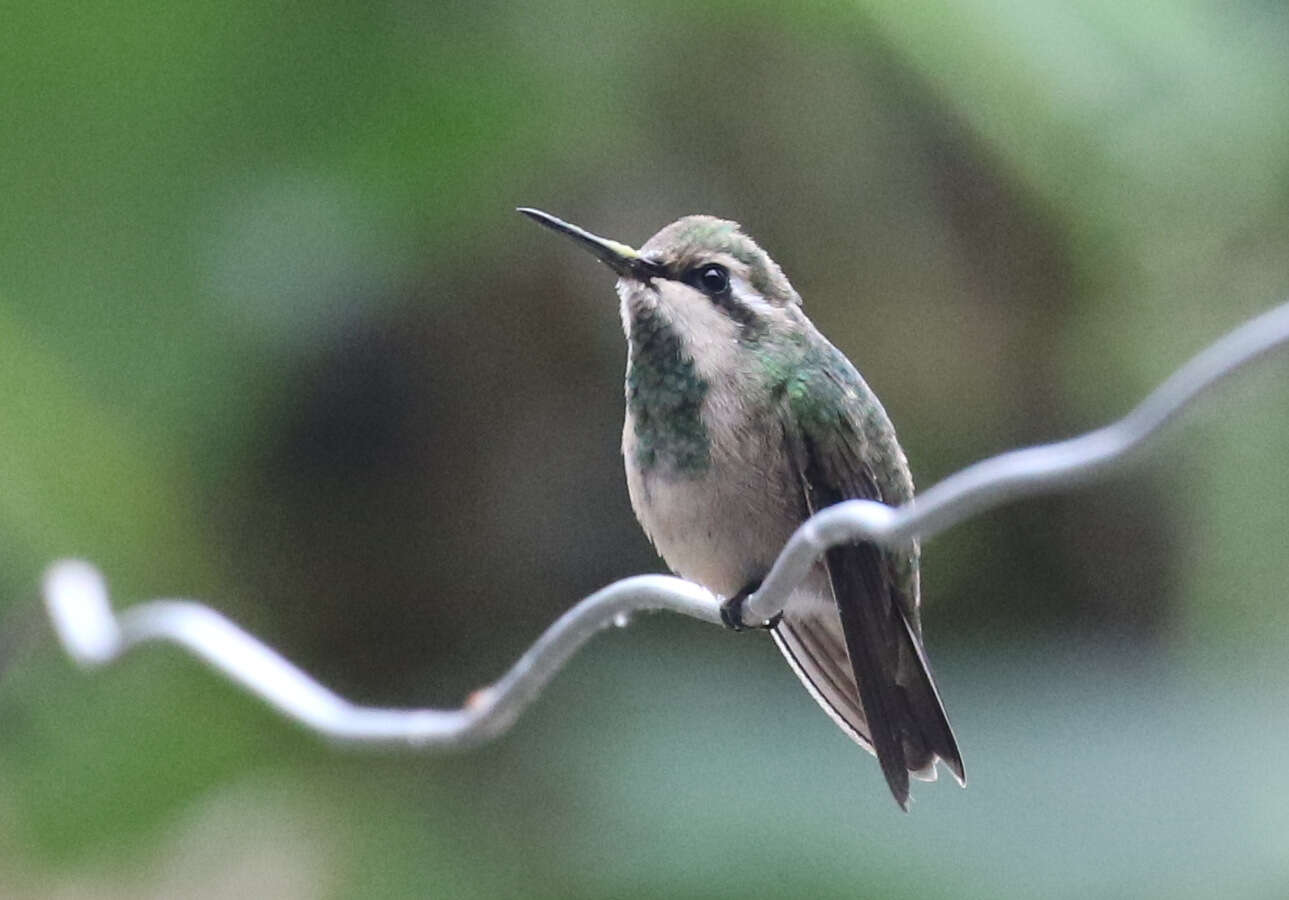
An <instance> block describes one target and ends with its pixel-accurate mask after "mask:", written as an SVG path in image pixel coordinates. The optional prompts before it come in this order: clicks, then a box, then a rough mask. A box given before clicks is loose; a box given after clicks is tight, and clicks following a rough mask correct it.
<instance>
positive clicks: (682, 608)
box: [44, 303, 1289, 748]
mask: <svg viewBox="0 0 1289 900" xmlns="http://www.w3.org/2000/svg"><path fill="white" fill-rule="evenodd" d="M1285 343H1289V303H1286V304H1283V305H1281V306H1278V307H1276V308H1274V309H1272V310H1270V311H1269V312H1266V313H1264V314H1262V315H1261V316H1258V317H1257V318H1255V319H1252V320H1250V321H1249V322H1246V323H1245V324H1244V325H1241V326H1240V327H1239V328H1236V329H1235V330H1234V331H1232V332H1230V333H1229V334H1227V335H1226V336H1225V337H1223V338H1221V339H1220V340H1218V341H1216V342H1215V343H1213V344H1212V345H1210V346H1209V347H1208V348H1207V349H1205V350H1204V351H1202V352H1201V353H1199V354H1198V355H1196V356H1195V357H1194V358H1192V359H1191V360H1190V361H1189V362H1188V363H1186V365H1184V366H1182V367H1181V368H1180V369H1178V370H1177V371H1176V372H1175V373H1174V374H1173V375H1172V376H1171V377H1170V378H1169V379H1168V380H1167V381H1165V382H1164V383H1163V384H1161V385H1160V386H1159V387H1158V388H1156V389H1155V391H1154V392H1152V393H1151V394H1150V395H1149V396H1148V397H1147V398H1146V399H1145V400H1144V401H1142V402H1141V404H1139V405H1138V406H1137V407H1136V408H1135V409H1133V410H1132V412H1130V413H1128V415H1126V416H1124V417H1123V418H1122V419H1120V420H1119V421H1117V422H1114V423H1112V424H1110V425H1107V426H1105V427H1103V428H1099V429H1097V430H1095V431H1091V432H1089V433H1087V434H1084V435H1081V436H1079V437H1075V438H1071V439H1070V440H1066V441H1061V442H1059V443H1054V444H1044V445H1041V446H1037V447H1029V448H1026V449H1023V450H1014V451H1012V452H1010V453H1004V454H1001V455H1000V456H995V457H993V458H991V459H987V460H983V461H982V462H979V463H976V464H975V465H972V466H969V467H967V468H966V469H963V470H962V471H961V472H958V473H957V474H955V475H951V476H950V477H948V478H946V479H945V480H944V481H942V482H940V483H939V484H937V485H935V486H934V487H932V488H930V489H929V490H927V491H924V492H923V493H922V494H921V495H920V496H919V497H917V498H916V499H915V500H913V501H911V502H909V503H907V504H905V505H904V506H901V507H898V508H891V507H888V506H884V505H882V504H880V503H874V502H872V501H865V500H851V501H848V502H846V503H840V504H838V505H836V506H832V507H829V508H828V509H825V510H823V511H821V512H820V513H818V514H817V515H815V516H813V517H812V518H811V519H809V520H808V521H807V522H805V523H804V524H803V525H802V526H801V527H800V528H798V529H797V531H796V533H795V534H794V535H793V536H792V538H791V539H790V540H789V541H788V543H787V545H786V546H785V547H784V549H783V552H782V553H781V554H780V555H779V558H778V560H777V561H776V562H775V564H774V566H773V568H772V569H771V570H770V574H769V575H768V576H767V577H766V579H765V581H764V582H763V583H762V586H761V589H760V590H759V591H758V592H757V593H756V594H755V595H754V596H752V597H751V598H749V600H748V602H747V603H746V604H745V605H744V608H743V615H744V618H745V619H746V620H747V621H748V622H764V621H767V620H769V619H771V618H773V616H774V615H776V614H777V613H778V612H779V610H780V609H781V608H782V604H783V601H784V599H785V598H786V597H787V596H788V595H789V594H790V593H791V592H792V589H793V588H795V587H796V586H797V584H799V583H800V582H801V581H802V580H803V579H804V578H805V577H806V575H807V574H808V573H809V571H810V567H811V566H812V565H813V564H814V562H815V560H816V559H817V558H818V557H819V556H820V554H822V553H823V552H824V551H825V550H827V548H828V547H831V546H834V545H836V544H841V543H845V542H848V541H854V540H860V539H863V540H871V541H875V542H877V543H880V544H885V545H887V546H898V545H900V544H903V543H907V542H908V541H912V540H914V539H917V538H926V537H930V536H931V535H934V534H937V533H939V532H941V531H944V530H945V529H947V528H950V527H952V526H953V525H955V524H957V523H958V522H961V521H963V520H964V519H967V518H970V517H971V516H973V515H975V514H977V513H979V512H982V511H984V510H987V509H990V508H992V507H995V506H999V505H1001V504H1003V503H1006V502H1008V501H1010V500H1015V499H1018V498H1020V497H1025V496H1030V495H1033V494H1039V493H1050V492H1053V491H1058V490H1061V489H1062V488H1067V487H1070V486H1072V485H1076V484H1081V483H1083V482H1086V481H1090V480H1092V479H1094V478H1097V477H1099V476H1101V475H1103V474H1105V473H1106V472H1108V471H1110V470H1112V469H1116V468H1120V467H1122V466H1125V465H1127V464H1129V463H1130V462H1131V461H1132V459H1133V458H1134V457H1135V456H1136V454H1137V453H1138V452H1139V451H1140V450H1141V449H1142V448H1143V447H1144V446H1145V444H1146V443H1147V441H1148V440H1149V439H1151V438H1153V437H1155V436H1156V435H1158V434H1159V431H1160V429H1161V428H1162V427H1163V426H1164V425H1166V424H1167V423H1168V422H1169V421H1171V420H1172V419H1173V418H1174V417H1175V416H1176V415H1177V414H1178V413H1179V412H1181V411H1182V410H1183V409H1184V408H1185V407H1186V406H1187V405H1188V404H1190V403H1191V402H1192V401H1194V400H1195V399H1196V398H1197V397H1198V396H1199V395H1200V394H1201V393H1203V392H1204V391H1205V390H1207V389H1208V388H1209V387H1211V386H1212V385H1214V384H1215V383H1217V382H1218V381H1220V380H1221V379H1222V378H1224V377H1225V376H1227V375H1229V374H1231V373H1232V372H1234V371H1236V370H1237V369H1239V368H1241V367H1243V366H1245V365H1247V364H1249V363H1250V362H1253V361H1254V360H1255V359H1258V358H1259V357H1261V356H1263V355H1264V354H1266V353H1267V352H1269V351H1270V350H1272V349H1274V348H1276V347H1279V346H1281V345H1283V344H1285ZM44 598H45V605H46V608H47V610H48V612H49V616H50V619H51V620H52V621H53V624H54V628H55V631H56V632H57V634H58V637H59V640H60V641H61V642H62V644H63V647H64V649H65V650H66V651H67V653H68V654H69V655H70V656H71V657H72V658H73V659H74V660H75V661H76V662H77V663H79V664H81V665H82V666H86V667H93V666H99V665H104V664H106V663H108V662H111V661H112V660H114V659H116V658H118V657H119V656H121V655H122V654H123V653H126V652H127V651H129V650H130V648H132V647H135V646H137V645H139V644H143V643H148V642H155V641H164V642H169V643H173V644H178V645H179V646H181V647H184V648H185V649H187V650H188V651H189V652H191V653H192V654H193V655H195V656H197V657H199V658H201V659H203V660H205V661H206V662H207V663H209V664H210V665H211V666H213V667H214V668H215V669H217V670H218V671H220V672H222V673H223V674H224V675H225V676H227V677H228V678H230V679H232V680H233V681H236V682H237V683H239V684H241V685H242V686H243V687H244V688H246V689H247V690H248V691H250V692H251V693H252V694H255V695H256V696H258V697H260V698H261V699H262V700H264V701H265V702H266V703H268V704H269V705H270V706H272V707H273V708H274V709H276V710H278V711H279V712H281V713H282V714H283V715H285V716H287V717H288V718H291V719H294V720H295V721H297V722H299V723H300V724H302V725H304V726H306V727H308V728H310V729H312V730H313V731H316V732H318V733H319V734H321V735H324V736H326V737H329V738H333V739H336V740H341V741H350V742H359V743H364V744H410V745H414V746H432V747H441V748H462V747H468V746H471V745H474V744H478V743H481V742H484V741H487V740H490V739H492V738H494V737H496V736H498V735H500V734H502V733H503V732H505V731H506V730H507V729H508V728H509V727H510V726H511V725H512V724H513V723H514V721H515V720H516V719H517V718H518V717H519V715H520V713H522V712H523V710H524V709H525V708H526V707H527V706H528V704H529V703H531V702H532V701H533V700H534V699H536V697H537V696H538V695H539V694H540V693H541V691H542V689H543V688H544V687H545V686H546V685H547V684H548V683H549V682H550V680H551V679H552V678H553V677H554V676H555V674H556V673H557V672H558V671H559V670H560V669H561V668H562V667H563V666H564V664H565V663H566V662H567V661H568V659H569V658H570V657H571V656H572V655H573V654H574V653H576V652H577V650H578V649H579V648H580V647H581V646H582V645H583V644H585V643H586V642H587V641H588V640H589V639H590V638H591V637H592V635H594V634H595V633H596V632H597V631H600V630H601V629H603V628H605V627H607V626H609V625H611V624H615V623H616V624H619V625H622V624H625V623H626V622H627V621H628V618H629V616H630V615H631V614H632V613H634V612H639V611H643V610H655V609H667V610H671V611H673V612H678V613H682V614H684V615H687V616H691V617H693V618H695V619H700V620H702V621H705V622H711V623H714V624H720V622H721V603H722V600H721V598H719V597H717V596H715V595H713V594H712V593H710V592H709V591H707V590H705V589H703V588H701V587H699V586H698V585H696V584H693V583H691V582H688V581H683V580H682V579H679V578H673V577H671V576H667V575H637V576H635V577H632V578H625V579H623V580H621V581H617V582H614V583H613V584H611V585H609V586H607V587H605V588H603V589H601V590H599V591H597V592H596V593H594V594H592V595H590V596H589V597H587V598H585V599H584V600H582V601H581V602H580V603H578V604H577V605H576V606H574V607H573V608H572V609H570V610H569V611H568V612H566V613H565V614H564V615H562V616H560V618H559V619H557V620H556V621H555V622H554V623H553V624H552V625H551V626H550V627H549V628H548V629H547V630H546V631H545V633H543V634H542V636H541V637H539V638H538V639H537V641H536V643H534V644H533V645H532V646H531V647H530V648H529V649H528V651H527V652H525V653H524V655H523V656H521V657H520V658H519V660H518V661H517V662H516V663H515V664H514V666H512V667H511V669H510V671H509V672H507V673H506V674H505V675H504V676H503V677H502V678H501V679H500V680H499V681H497V682H496V683H495V684H493V685H491V686H489V687H487V688H484V689H483V690H480V691H477V692H476V693H475V694H473V695H472V696H471V697H470V699H469V700H468V701H467V703H466V704H465V706H463V707H462V708H460V709H448V710H439V709H381V708H375V707H365V706H358V705H356V704H354V703H351V702H350V701H348V700H346V699H344V698H343V697H341V696H339V695H337V694H335V693H334V692H332V691H331V690H329V689H328V688H326V687H324V686H323V685H321V684H319V683H318V682H317V681H315V680H314V679H313V678H311V677H310V676H309V675H308V674H306V673H305V672H304V671H302V670H301V669H299V668H297V667H296V666H294V665H292V664H291V663H290V662H289V661H287V660H286V659H285V658H284V657H282V656H281V655H280V654H279V653H278V652H277V651H275V650H274V649H273V648H271V647H269V646H268V645H267V644H265V643H263V642H262V641H260V640H259V639H258V638H256V637H254V636H253V635H251V634H249V633H248V632H246V631H243V630H242V629H241V628H239V627H238V626H237V625H235V624H234V623H233V622H232V621H230V620H229V619H227V618H225V617H224V616H222V615H221V614H219V613H218V612H216V611H214V610H213V609H211V608H209V607H207V606H203V605H202V604H200V603H195V602H192V601H188V600H154V601H151V602H147V603H142V604H139V605H136V606H132V607H130V608H129V609H126V610H125V611H124V612H122V613H121V614H120V615H116V614H114V613H113V612H112V608H111V604H110V602H109V599H108V591H107V584H106V581H105V580H104V578H103V576H102V575H101V574H100V573H99V572H98V570H97V569H95V568H94V567H93V566H91V565H90V564H89V563H86V562H82V561H79V560H63V561H60V562H57V563H55V564H54V565H52V566H51V567H50V568H49V569H48V570H47V572H46V574H45V579H44Z"/></svg>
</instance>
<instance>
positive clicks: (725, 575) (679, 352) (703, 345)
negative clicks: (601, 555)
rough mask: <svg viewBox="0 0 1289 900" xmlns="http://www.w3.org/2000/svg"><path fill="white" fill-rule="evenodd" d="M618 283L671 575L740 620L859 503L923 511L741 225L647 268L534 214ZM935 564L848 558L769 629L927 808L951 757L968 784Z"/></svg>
mask: <svg viewBox="0 0 1289 900" xmlns="http://www.w3.org/2000/svg"><path fill="white" fill-rule="evenodd" d="M519 212H521V213H523V214H524V215H526V216H529V217H530V218H532V219H535V220H536V221H537V222H539V223H540V224H542V225H545V226H546V227H548V228H552V229H554V230H555V231H558V232H561V233H562V234H565V235H568V236H569V237H571V238H573V240H575V241H576V242H577V243H578V244H580V245H581V246H582V247H584V248H585V249H587V250H589V251H590V252H591V253H592V254H594V255H595V256H596V257H597V258H598V259H599V260H600V261H601V262H603V263H605V264H606V265H607V266H608V267H609V268H611V269H612V270H613V271H614V272H616V273H617V274H618V283H617V291H618V297H619V298H620V300H621V310H622V323H623V327H624V329H625V330H626V335H627V344H628V354H627V375H626V407H627V410H626V425H625V427H624V428H623V432H622V454H623V457H624V459H625V462H626V471H627V487H628V489H629V490H630V494H631V504H632V506H633V508H634V509H635V512H636V517H637V518H638V519H639V520H640V524H641V525H642V526H643V527H644V530H645V532H646V533H647V534H648V535H649V538H650V540H652V541H653V543H654V546H655V547H656V548H657V549H658V552H659V553H660V554H661V555H662V558H663V559H664V560H666V562H667V564H668V565H669V566H670V567H671V568H672V569H673V570H674V571H675V572H676V573H677V574H679V575H680V576H682V577H683V578H687V579H689V580H691V581H695V582H697V583H699V584H701V585H703V586H704V587H706V588H708V589H709V590H711V591H713V592H714V593H716V594H718V595H720V596H723V597H727V598H730V599H729V600H728V601H726V611H727V613H728V615H727V620H728V621H730V622H731V623H732V624H734V625H735V626H736V627H737V625H738V623H741V621H742V619H741V615H740V613H741V608H742V603H743V602H744V601H745V600H746V598H747V597H748V596H749V595H750V594H751V593H752V592H753V591H755V590H756V588H757V587H758V585H759V584H760V582H761V579H762V578H764V577H765V575H766V573H767V572H768V571H769V569H770V566H771V564H772V563H773V562H774V560H775V558H776V557H777V556H778V554H779V551H780V550H781V549H782V548H783V545H784V544H785V543H786V542H787V540H788V538H789V537H790V536H791V534H792V532H793V531H794V530H795V529H796V528H797V526H799V525H800V524H801V523H802V522H803V521H805V520H806V519H807V518H808V517H809V516H810V515H812V514H813V513H815V512H817V511H818V510H820V509H823V508H824V507H826V506H830V505H832V504H834V503H839V502H841V501H843V500H849V499H852V498H862V499H869V500H877V501H880V502H882V503H887V504H891V505H898V504H901V503H904V502H906V501H908V500H910V499H912V497H913V480H912V477H911V476H910V475H909V468H908V463H907V461H906V460H905V457H904V451H903V450H902V449H901V447H900V445H899V443H898V441H897V440H896V437H895V429H894V428H893V427H892V425H891V422H890V419H888V418H887V416H886V411H885V410H884V409H883V408H882V404H881V403H880V402H879V401H878V399H877V397H876V396H875V395H874V394H873V392H872V391H871V390H869V388H868V385H867V384H865V383H864V380H863V378H861V377H860V375H859V373H858V372H857V371H856V370H855V367H854V366H853V365H851V363H850V360H848V359H847V358H846V357H845V356H844V355H843V354H842V353H841V351H839V350H838V349H837V348H836V347H834V346H833V345H832V344H830V343H829V342H828V341H827V339H826V338H824V336H823V335H821V334H820V333H819V331H818V330H817V329H816V328H815V326H814V325H813V324H812V323H811V322H810V320H809V319H808V318H806V315H805V313H804V312H802V310H801V298H800V297H799V296H798V295H797V292H796V291H795V290H793V288H792V285H791V284H789V283H788V279H787V278H786V277H784V274H783V271H782V270H781V269H780V268H779V266H778V265H776V264H775V262H774V261H773V260H772V259H770V257H769V256H768V255H767V254H766V253H765V251H764V250H762V249H761V248H760V247H759V246H757V244H756V243H755V242H754V241H753V240H752V239H751V238H750V237H748V236H747V235H745V234H744V233H743V232H742V231H741V230H740V228H739V226H738V225H737V224H735V223H734V222H728V221H725V220H723V219H716V218H712V217H711V216H686V217H685V218H683V219H680V220H679V221H677V222H673V223H672V224H671V225H668V226H667V227H666V228H664V229H662V230H661V231H659V232H658V233H657V234H655V235H654V236H653V237H652V238H650V239H649V241H648V242H647V243H646V244H645V245H644V246H643V247H641V248H640V250H639V251H636V250H634V249H632V248H631V247H628V246H627V245H625V244H620V243H618V242H616V241H610V240H606V239H605V238H601V237H597V236H596V235H593V234H591V233H589V232H587V231H584V230H582V229H581V228H578V227H577V226H575V225H570V224H569V223H567V222H564V221H563V220H561V219H558V218H556V217H555V216H552V215H549V214H547V213H544V212H541V211H539V210H535V209H527V208H521V209H520V210H519ZM918 605H919V584H918V548H917V546H916V545H915V546H913V547H912V548H910V549H908V550H902V551H890V550H883V549H882V548H880V547H878V546H877V545H874V544H871V543H855V544H848V545H845V546H841V547H835V548H833V549H831V550H829V551H828V552H827V554H826V555H825V556H824V558H823V559H821V560H820V561H819V563H818V564H817V565H816V566H815V568H814V570H813V572H812V574H811V576H810V577H809V578H808V579H807V580H806V581H805V582H804V583H803V584H802V585H800V586H799V587H798V588H797V589H796V590H795V591H794V592H793V593H792V595H791V596H790V597H789V598H788V600H787V602H786V604H785V605H784V608H783V612H782V614H781V615H779V616H778V617H776V618H775V619H774V620H773V621H772V622H770V623H767V627H768V628H769V629H770V633H771V634H772V635H773V637H774V640H775V643H777V644H778V646H779V649H780V650H781V651H783V655H784V657H786V658H787V660H788V664H789V665H790V666H791V667H792V670H793V671H794V672H796V673H797V676H798V677H799V678H800V679H801V681H802V683H803V684H805V686H806V690H808V691H809V692H810V695H811V696H812V697H814V698H815V700H817V701H818V702H819V704H820V705H821V706H822V707H823V708H824V710H825V711H827V712H828V714H829V715H830V716H831V717H832V718H833V720H834V721H835V722H836V723H837V724H838V725H839V726H841V729H842V730H843V731H844V732H846V734H848V735H850V737H851V738H853V739H854V740H855V741H856V742H857V743H859V744H860V745H861V746H862V747H864V748H866V749H867V750H869V751H870V752H872V753H874V754H875V755H876V756H877V759H878V762H879V763H880V764H881V767H882V773H883V774H884V775H885V777H886V783H887V784H888V785H889V786H890V789H891V793H892V794H894V795H895V799H896V801H897V802H898V803H899V804H900V806H901V807H903V808H904V809H908V797H909V775H910V774H912V775H913V776H914V777H917V778H921V779H923V780H927V781H931V780H934V779H935V777H936V767H935V763H936V760H937V759H939V760H942V761H943V762H944V763H945V765H947V766H948V768H949V770H950V771H951V772H952V773H953V774H954V776H955V777H956V778H957V779H958V781H959V783H962V784H965V783H966V782H965V775H964V772H963V767H962V756H961V754H960V753H959V751H958V745H957V741H956V740H955V739H954V736H953V730H952V729H951V728H950V726H949V720H948V718H947V716H946V715H945V712H944V707H943V706H942V705H941V703H940V696H939V693H938V692H937V691H936V687H935V682H934V681H933V680H932V678H931V672H930V669H929V668H928V667H927V661H926V656H925V654H924V652H923V649H922V638H921V625H920V623H919V621H918Z"/></svg>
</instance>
